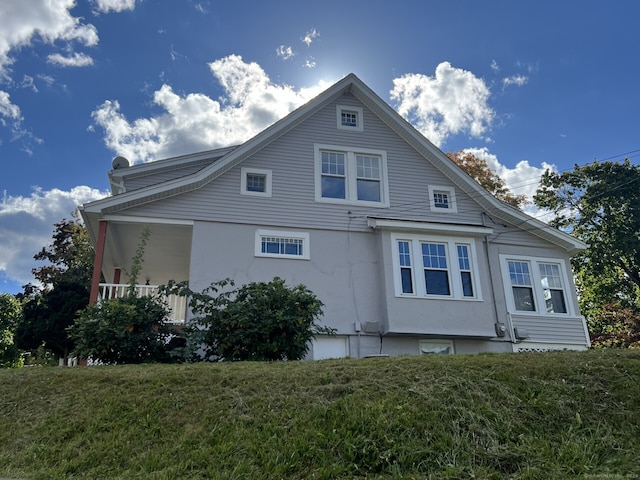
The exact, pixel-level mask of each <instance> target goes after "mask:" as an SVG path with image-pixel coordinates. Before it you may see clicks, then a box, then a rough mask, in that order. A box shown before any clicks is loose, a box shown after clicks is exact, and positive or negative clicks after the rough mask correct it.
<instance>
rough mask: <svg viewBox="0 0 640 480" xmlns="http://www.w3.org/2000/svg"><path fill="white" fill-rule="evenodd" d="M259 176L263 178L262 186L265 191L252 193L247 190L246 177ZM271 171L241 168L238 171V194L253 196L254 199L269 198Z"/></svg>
mask: <svg viewBox="0 0 640 480" xmlns="http://www.w3.org/2000/svg"><path fill="white" fill-rule="evenodd" d="M251 174H254V175H261V176H264V177H265V179H264V186H265V191H264V192H252V191H249V190H247V176H248V175H251ZM271 177H272V175H271V170H266V169H264V168H248V167H242V168H241V169H240V193H241V194H242V195H251V196H255V197H270V196H271V187H272V180H271Z"/></svg>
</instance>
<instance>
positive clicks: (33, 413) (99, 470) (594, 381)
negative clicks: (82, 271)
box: [0, 351, 640, 480]
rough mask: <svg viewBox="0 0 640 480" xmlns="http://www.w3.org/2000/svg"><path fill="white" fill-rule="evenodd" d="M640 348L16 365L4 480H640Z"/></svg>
mask: <svg viewBox="0 0 640 480" xmlns="http://www.w3.org/2000/svg"><path fill="white" fill-rule="evenodd" d="M639 450H640V351H588V352H557V353H544V354H542V353H521V354H504V355H503V354H501V355H495V354H494V355H473V356H471V355H458V356H422V357H399V358H372V359H360V360H356V359H344V360H328V361H320V362H288V363H218V364H190V365H142V366H117V367H116V366H114V367H85V368H82V367H81V368H53V367H44V368H42V367H41V368H23V369H15V370H3V371H0V477H11V478H24V479H49V478H69V479H75V478H92V479H94V478H96V479H97V478H127V479H136V478H145V479H146V478H149V479H191V478H193V479H196V478H224V479H247V478H249V479H253V478H273V479H289V478H291V479H298V478H309V479H311V478H314V479H339V478H371V479H386V478H420V479H431V478H432V479H441V478H450V479H467V478H477V479H507V478H508V479H545V480H549V479H556V478H558V479H560V478H607V479H612V478H614V479H616V478H618V479H623V478H636V477H637V476H638V475H640V454H639V453H638V452H639Z"/></svg>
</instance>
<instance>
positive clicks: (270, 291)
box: [166, 277, 333, 361]
mask: <svg viewBox="0 0 640 480" xmlns="http://www.w3.org/2000/svg"><path fill="white" fill-rule="evenodd" d="M227 285H230V286H233V282H232V281H231V280H223V281H221V282H217V283H213V284H211V286H210V287H209V288H207V289H205V290H204V291H203V292H202V293H196V292H193V291H191V290H189V289H188V288H185V287H184V285H177V286H171V285H170V286H169V287H167V290H166V293H177V294H181V295H188V296H189V297H190V304H189V306H190V307H191V310H192V311H193V312H194V313H195V314H196V315H200V316H198V317H196V318H194V319H193V320H192V321H191V322H190V327H189V328H188V329H187V330H185V332H186V334H187V336H188V341H189V343H190V344H191V345H196V346H197V345H200V346H202V348H203V350H204V355H205V358H207V359H212V360H229V361H237V360H299V359H301V358H303V357H304V356H305V354H306V353H307V350H308V348H309V342H310V341H311V339H312V338H313V336H314V335H316V334H319V333H324V334H333V330H332V329H329V328H327V327H321V326H320V325H318V323H317V319H318V318H319V317H320V316H321V315H322V306H323V304H322V302H321V301H320V300H318V298H317V297H316V296H315V294H314V293H313V292H311V291H310V290H308V289H307V288H306V287H305V286H304V285H298V286H295V287H289V286H287V285H285V281H284V280H282V279H281V278H277V277H276V278H274V279H273V280H272V281H270V282H268V283H265V282H252V283H249V284H247V285H244V286H242V287H240V288H238V289H236V290H231V291H222V292H220V291H221V290H222V289H224V287H226V286H227ZM209 292H213V293H214V294H216V295H214V296H212V295H210V294H209Z"/></svg>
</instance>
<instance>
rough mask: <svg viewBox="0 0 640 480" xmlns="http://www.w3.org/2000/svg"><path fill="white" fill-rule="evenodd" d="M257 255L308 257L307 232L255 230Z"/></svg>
mask: <svg viewBox="0 0 640 480" xmlns="http://www.w3.org/2000/svg"><path fill="white" fill-rule="evenodd" d="M255 255H256V256H257V257H274V258H294V259H303V260H308V259H309V234H308V233H307V232H283V231H280V230H262V229H260V230H258V231H256V245H255Z"/></svg>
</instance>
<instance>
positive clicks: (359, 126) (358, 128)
mask: <svg viewBox="0 0 640 480" xmlns="http://www.w3.org/2000/svg"><path fill="white" fill-rule="evenodd" d="M343 113H355V115H356V124H355V125H343V124H342V114H343ZM336 121H337V127H338V130H349V131H352V132H362V131H364V121H363V118H362V107H350V106H347V105H336Z"/></svg>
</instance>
